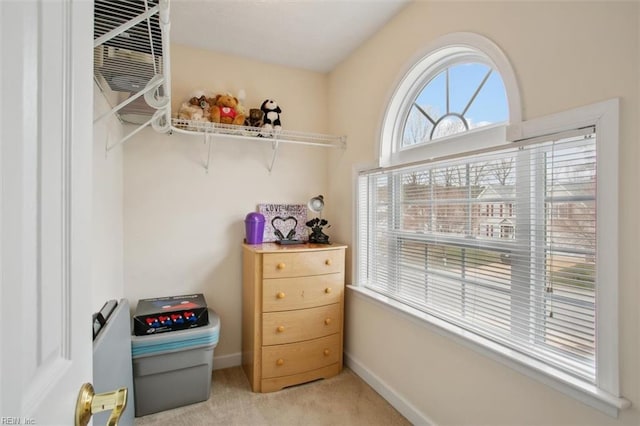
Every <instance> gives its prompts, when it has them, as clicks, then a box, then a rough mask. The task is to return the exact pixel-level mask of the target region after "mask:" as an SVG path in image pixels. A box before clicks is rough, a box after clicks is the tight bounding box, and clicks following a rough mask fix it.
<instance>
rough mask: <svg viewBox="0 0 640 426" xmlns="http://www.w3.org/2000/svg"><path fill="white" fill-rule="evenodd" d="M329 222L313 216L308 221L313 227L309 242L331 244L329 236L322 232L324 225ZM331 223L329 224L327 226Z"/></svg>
mask: <svg viewBox="0 0 640 426" xmlns="http://www.w3.org/2000/svg"><path fill="white" fill-rule="evenodd" d="M328 223H329V222H327V221H326V219H320V218H317V217H316V218H313V219H311V220H310V221H308V222H307V223H306V225H307V226H308V227H309V228H311V235H309V242H310V243H316V244H331V243H330V242H329V236H328V235H327V234H325V233H324V232H322V227H323V226H326V225H327V224H328ZM329 227H331V225H329V226H327V228H329Z"/></svg>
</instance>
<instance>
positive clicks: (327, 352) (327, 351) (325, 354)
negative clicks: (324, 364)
mask: <svg viewBox="0 0 640 426" xmlns="http://www.w3.org/2000/svg"><path fill="white" fill-rule="evenodd" d="M323 353H324V356H329V354H330V353H331V351H330V350H329V349H325V350H324V352H323Z"/></svg>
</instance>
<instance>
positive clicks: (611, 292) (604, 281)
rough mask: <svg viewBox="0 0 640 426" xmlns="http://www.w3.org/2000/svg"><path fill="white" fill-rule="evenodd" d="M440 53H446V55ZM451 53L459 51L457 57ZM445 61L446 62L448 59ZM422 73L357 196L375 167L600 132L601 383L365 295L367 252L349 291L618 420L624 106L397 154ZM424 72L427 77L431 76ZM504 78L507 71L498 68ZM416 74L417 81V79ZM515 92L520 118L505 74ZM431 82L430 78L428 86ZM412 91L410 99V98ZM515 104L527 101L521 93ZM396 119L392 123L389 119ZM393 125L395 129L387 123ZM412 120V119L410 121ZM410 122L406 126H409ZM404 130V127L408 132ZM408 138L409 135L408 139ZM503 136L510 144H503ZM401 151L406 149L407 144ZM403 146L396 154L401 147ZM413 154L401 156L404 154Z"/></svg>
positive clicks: (475, 133) (493, 129)
mask: <svg viewBox="0 0 640 426" xmlns="http://www.w3.org/2000/svg"><path fill="white" fill-rule="evenodd" d="M437 52H440V53H443V52H446V49H444V50H443V49H439V50H437ZM449 52H451V51H449ZM440 59H442V58H441V57H440ZM415 69H416V67H415V66H414V67H413V68H412V69H411V72H409V73H408V74H407V76H405V79H404V80H402V81H401V84H400V85H399V86H398V89H396V92H395V93H394V97H393V98H392V102H391V106H390V107H389V108H387V111H386V114H387V115H386V116H385V122H384V124H383V126H382V128H381V132H380V136H381V140H380V158H379V162H378V164H376V165H371V164H370V165H360V166H356V167H354V179H353V181H354V194H358V175H359V173H360V172H362V171H365V170H370V169H375V168H384V167H393V166H397V165H410V164H420V163H422V162H424V161H429V160H433V159H439V158H446V157H447V156H449V155H453V154H454V153H460V152H465V151H474V150H482V149H484V148H488V147H490V146H492V145H493V146H495V145H496V143H495V141H496V140H499V141H505V142H504V143H505V144H509V143H510V142H514V141H519V140H525V139H527V140H529V139H534V138H541V137H546V138H548V135H551V134H556V133H562V132H564V131H568V130H572V129H577V128H581V127H586V126H594V127H595V129H596V140H597V141H599V142H600V143H597V144H596V152H597V158H598V160H597V161H598V163H597V164H598V166H597V167H598V175H597V186H598V187H599V188H607V190H606V191H598V193H597V198H596V209H597V211H598V223H597V228H596V241H597V245H598V257H597V268H596V282H597V283H598V284H597V285H596V300H597V306H596V313H597V319H596V335H597V336H598V342H597V345H596V382H595V384H591V383H588V382H587V381H585V380H581V379H578V378H576V377H574V376H571V375H569V374H567V373H564V372H562V371H560V370H557V369H554V368H550V367H549V366H547V365H545V364H542V363H541V362H536V361H535V360H532V359H531V358H529V357H526V356H522V355H520V354H518V353H514V351H511V350H509V349H507V348H504V347H501V346H500V345H497V344H495V343H494V342H491V341H488V340H487V339H483V338H481V337H478V336H474V335H471V334H470V333H468V332H466V331H465V330H464V329H462V328H460V327H457V326H453V325H451V324H449V323H446V322H444V321H442V320H439V319H438V318H435V317H433V316H431V315H428V314H425V313H424V312H422V311H418V310H417V309H414V308H411V307H409V306H406V305H404V304H402V303H399V302H397V301H395V300H393V299H391V298H388V297H386V296H384V295H381V294H379V293H376V292H373V291H371V290H369V289H366V288H364V287H363V286H362V285H360V284H359V282H360V274H361V267H362V265H361V263H360V261H359V259H360V258H361V255H360V247H355V248H354V250H355V253H354V256H353V271H354V283H355V284H354V285H351V286H349V288H351V289H352V290H354V294H356V296H362V297H366V298H367V299H369V300H374V301H376V302H378V303H381V304H382V305H383V306H385V307H386V308H389V309H391V311H393V312H395V313H401V314H402V315H407V316H408V317H409V318H410V319H411V320H414V321H417V322H418V323H420V324H422V325H425V326H426V327H428V328H429V329H431V330H433V331H434V332H437V333H439V334H444V335H446V336H448V337H450V338H452V339H454V340H456V341H458V342H460V343H461V344H464V345H466V346H469V347H471V348H473V349H474V350H476V351H478V352H480V353H483V354H485V355H487V356H489V357H491V358H493V359H496V360H498V361H500V362H502V363H504V364H506V365H509V366H510V367H512V368H514V369H516V370H518V371H520V372H522V373H524V374H526V375H528V376H530V377H532V378H534V379H536V380H539V381H541V382H543V383H545V384H547V385H549V386H551V387H553V388H555V389H557V390H559V391H561V392H563V393H565V394H567V395H570V396H572V397H574V398H576V399H578V400H580V401H582V402H584V403H586V404H588V405H590V406H592V407H594V408H597V409H599V410H601V411H603V412H605V413H607V414H609V415H610V416H613V417H616V416H617V415H618V411H619V410H621V409H625V408H627V407H629V406H630V403H629V401H627V400H626V399H624V398H623V397H622V396H621V394H620V384H619V361H618V351H619V342H618V330H619V322H618V280H619V277H618V233H619V226H618V201H619V199H618V161H619V160H618V144H619V99H611V100H608V101H604V102H599V103H596V104H592V105H588V106H585V107H580V108H575V109H572V110H569V111H565V112H561V113H557V114H552V115H548V116H545V117H541V118H537V119H532V120H528V121H520V120H519V118H520V117H519V115H518V114H516V117H515V118H516V119H515V120H514V117H512V116H511V115H510V124H508V125H498V126H487V127H483V128H480V129H477V130H472V131H469V132H464V133H461V134H457V135H454V136H452V137H448V138H442V139H437V140H435V141H432V142H430V143H427V144H424V145H423V146H421V147H420V148H421V149H415V148H414V147H413V146H410V147H406V149H403V150H397V144H396V142H397V141H398V133H397V128H398V126H395V127H394V125H395V124H396V122H397V120H398V113H399V111H401V110H399V109H398V107H399V106H402V102H399V101H398V102H396V105H395V106H394V105H393V104H394V100H396V101H397V99H395V98H396V97H400V98H401V99H402V100H403V101H405V105H406V102H407V101H406V98H409V101H408V102H409V103H410V102H411V101H412V100H413V96H414V93H411V92H409V94H408V92H407V90H409V89H411V85H407V84H406V81H405V80H406V79H407V78H408V77H409V76H410V75H413V76H414V78H415V75H416V73H415V72H413V71H415ZM424 69H425V68H424V67H423V71H424ZM496 69H497V71H498V72H501V69H500V67H496ZM412 72H413V74H412ZM501 76H502V78H503V82H504V83H505V88H506V90H507V99H508V100H509V103H510V113H511V111H512V105H511V104H512V100H513V96H514V93H512V92H510V90H509V86H510V84H509V80H510V79H509V78H508V77H507V78H505V75H501ZM424 81H425V80H424V79H422V80H421V83H423V82H424ZM403 90H404V92H403ZM515 97H516V98H517V100H518V102H519V95H518V94H517V90H516V93H515ZM394 113H395V114H396V116H395V117H390V116H389V114H394ZM387 118H389V120H390V122H386V119H387ZM402 120H404V117H402ZM402 123H403V122H402ZM400 128H402V126H400ZM400 135H401V134H400ZM500 135H501V136H502V138H500ZM399 144H401V142H399ZM394 146H395V147H394ZM400 152H402V153H406V154H403V155H399V153H400ZM354 204H355V206H354V220H353V223H354V225H355V226H354V227H353V229H354V235H353V240H354V241H358V231H359V229H360V221H361V220H362V219H363V216H362V210H361V206H360V203H359V200H358V197H354Z"/></svg>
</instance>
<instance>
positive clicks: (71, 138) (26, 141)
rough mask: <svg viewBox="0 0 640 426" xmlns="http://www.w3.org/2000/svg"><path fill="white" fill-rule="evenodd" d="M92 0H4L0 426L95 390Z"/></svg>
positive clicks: (67, 411)
mask: <svg viewBox="0 0 640 426" xmlns="http://www.w3.org/2000/svg"><path fill="white" fill-rule="evenodd" d="M92 15H93V3H92V2H91V1H89V0H68V1H64V0H0V135H1V139H0V142H1V144H2V145H1V149H0V179H1V182H0V183H1V191H2V198H1V201H0V203H1V204H0V237H1V241H2V245H1V247H0V261H1V263H0V271H1V276H0V321H1V323H0V424H37V425H71V424H73V421H74V420H73V419H74V413H75V411H74V410H75V404H76V398H77V396H78V391H79V389H80V386H81V385H82V384H83V383H84V382H91V377H92V371H91V357H92V341H91V303H90V301H91V281H90V278H91V274H90V260H91V259H90V241H91V158H92V156H91V146H92V142H91V141H92V116H91V114H92V105H93V99H92V93H93V91H92V40H93V36H92V34H93V16H92Z"/></svg>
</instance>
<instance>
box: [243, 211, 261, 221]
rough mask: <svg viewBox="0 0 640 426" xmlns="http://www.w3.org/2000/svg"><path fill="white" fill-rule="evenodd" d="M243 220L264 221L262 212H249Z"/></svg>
mask: <svg viewBox="0 0 640 426" xmlns="http://www.w3.org/2000/svg"><path fill="white" fill-rule="evenodd" d="M244 221H245V222H264V221H265V219H264V215H263V214H262V213H257V212H251V213H249V214H248V215H247V217H246V218H245V219H244Z"/></svg>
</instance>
